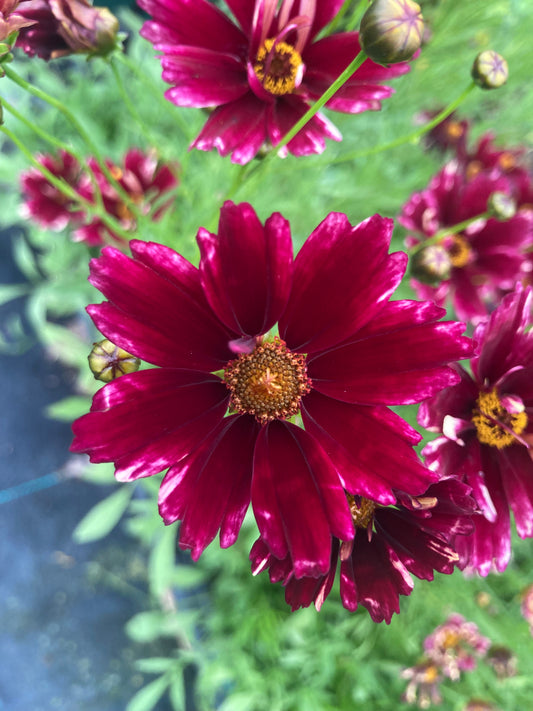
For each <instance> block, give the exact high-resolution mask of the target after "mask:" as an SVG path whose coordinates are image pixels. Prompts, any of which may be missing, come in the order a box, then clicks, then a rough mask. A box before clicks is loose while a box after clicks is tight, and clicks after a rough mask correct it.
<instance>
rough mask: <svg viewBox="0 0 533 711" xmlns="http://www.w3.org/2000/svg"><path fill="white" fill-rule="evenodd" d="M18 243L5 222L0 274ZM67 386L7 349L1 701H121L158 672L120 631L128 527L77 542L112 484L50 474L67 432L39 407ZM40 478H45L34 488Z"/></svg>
mask: <svg viewBox="0 0 533 711" xmlns="http://www.w3.org/2000/svg"><path fill="white" fill-rule="evenodd" d="M10 253H11V247H10V234H9V232H6V231H4V232H1V231H0V283H11V282H13V281H20V280H21V277H20V275H18V274H17V272H16V270H15V267H14V265H13V263H12V262H11V259H10ZM6 308H14V307H13V306H9V307H3V310H1V311H0V325H1V323H2V318H3V317H4V316H5V313H6ZM68 392H69V382H68V374H65V373H64V371H63V370H62V368H61V367H60V366H59V365H58V364H56V363H53V362H50V361H48V360H46V358H45V357H44V355H43V353H42V352H41V350H40V349H39V348H38V347H33V348H32V349H30V350H29V351H27V352H26V353H24V354H22V355H18V356H0V393H1V395H2V397H1V408H2V409H1V415H0V491H4V492H6V490H7V489H10V492H11V493H10V494H6V493H4V497H3V498H4V503H0V571H1V573H0V600H1V603H0V659H1V660H2V661H1V664H0V711H67V710H68V711H124V710H125V708H126V705H127V702H128V700H129V699H130V698H131V697H132V695H133V694H134V693H135V692H136V691H137V689H138V688H139V686H141V685H142V684H144V683H146V682H148V681H150V679H151V678H150V677H148V678H143V677H142V676H141V675H140V674H139V673H138V672H137V671H136V669H135V667H134V664H133V662H134V659H135V658H138V657H144V656H148V655H149V654H151V653H153V652H154V650H152V649H150V650H147V648H145V647H143V646H140V645H134V644H133V643H132V642H130V641H129V640H128V639H127V637H126V636H125V635H124V632H123V626H124V623H125V622H126V621H127V620H128V619H129V618H130V617H131V616H132V615H133V614H135V612H137V611H139V610H140V609H142V603H143V599H144V596H145V592H144V582H143V580H142V575H141V571H142V569H143V565H144V561H143V558H142V556H141V555H140V554H139V552H138V551H137V549H136V547H135V545H134V543H133V541H132V540H130V539H128V538H127V537H126V536H124V535H122V534H121V533H120V532H117V533H115V534H113V535H111V536H110V537H108V538H107V539H106V540H104V541H102V542H100V543H98V544H92V545H88V546H78V545H76V544H74V543H73V542H72V540H71V534H72V531H73V529H74V527H75V525H76V523H77V522H78V521H79V520H80V519H81V517H82V516H83V515H84V514H85V513H86V512H87V511H88V510H89V509H90V508H91V506H92V505H94V504H95V503H96V502H97V501H98V500H99V499H100V498H101V497H102V496H103V495H104V494H107V493H108V491H107V490H105V489H100V488H97V487H94V486H91V485H89V484H85V483H83V482H80V481H76V480H72V479H70V480H63V481H61V482H60V483H58V484H54V481H53V479H54V478H53V477H46V475H49V474H51V473H53V472H55V471H57V470H58V468H60V467H61V466H62V465H63V464H64V463H65V460H66V458H67V456H68V446H69V444H70V440H71V433H70V428H69V427H68V426H67V425H64V424H61V423H58V422H53V421H51V420H47V419H45V418H44V417H43V408H44V407H45V406H46V405H47V404H49V403H51V402H55V401H56V400H58V399H60V398H61V397H64V396H65V395H66V394H68ZM41 477H45V478H41ZM35 481H39V482H40V484H41V485H42V486H43V487H47V488H42V489H41V490H34V491H33V493H29V492H31V491H32V489H33V485H32V484H30V482H35ZM25 482H26V483H28V486H27V487H26V490H24V487H21V486H20V485H21V484H24V483H25ZM50 484H54V485H51V486H50ZM12 487H18V488H17V489H12ZM7 499H11V500H9V501H8V500H7ZM0 500H1V498H0ZM136 571H137V573H138V577H136V575H137V573H136ZM124 580H126V581H127V582H126V584H125V583H124V582H123V581H124ZM158 653H159V654H161V650H158ZM167 709H169V705H167V702H166V701H161V702H160V703H159V704H158V706H157V710H158V711H167Z"/></svg>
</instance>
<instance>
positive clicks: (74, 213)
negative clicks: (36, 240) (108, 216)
mask: <svg viewBox="0 0 533 711" xmlns="http://www.w3.org/2000/svg"><path fill="white" fill-rule="evenodd" d="M37 160H38V161H39V163H40V164H41V165H42V166H44V167H45V168H46V169H47V170H48V171H50V173H52V174H53V175H54V176H55V177H56V178H60V179H61V180H63V181H64V182H65V183H67V185H69V186H70V187H71V188H72V189H73V190H75V191H76V192H79V188H80V186H81V184H82V182H83V170H82V168H81V166H80V164H79V163H78V161H77V160H76V158H74V156H73V155H71V154H70V153H68V152H67V151H64V150H60V151H59V152H58V154H57V156H54V155H39V156H37ZM20 185H21V189H22V194H23V198H24V203H23V205H22V208H21V211H22V215H23V217H25V218H29V219H31V220H34V221H35V222H37V223H38V224H39V225H41V226H42V227H47V228H48V229H52V230H62V229H64V228H65V227H66V226H67V225H68V224H72V223H75V222H77V221H78V222H79V221H80V220H81V219H82V217H83V211H81V210H80V209H79V204H78V203H76V201H75V200H72V199H70V198H68V197H67V196H66V195H65V194H64V193H62V192H61V191H60V190H58V189H57V188H56V187H54V186H53V185H52V184H51V183H49V182H48V180H47V179H46V178H45V177H44V175H43V174H42V173H41V172H40V170H38V169H37V168H30V170H27V171H25V172H24V173H22V174H21V176H20Z"/></svg>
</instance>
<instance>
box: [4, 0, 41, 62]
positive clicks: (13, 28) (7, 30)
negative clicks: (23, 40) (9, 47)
mask: <svg viewBox="0 0 533 711" xmlns="http://www.w3.org/2000/svg"><path fill="white" fill-rule="evenodd" d="M19 4H20V0H0V42H2V43H3V42H6V40H7V41H8V42H9V41H10V39H11V35H13V33H14V32H18V31H19V30H21V29H22V28H23V27H28V26H29V25H33V24H35V22H36V20H29V19H28V18H27V17H24V16H23V15H21V14H20V13H19V12H18V11H17V10H18V6H19ZM26 4H27V3H26V2H23V3H22V7H24V6H25V5H26ZM3 51H4V50H3V49H0V52H1V53H3ZM0 56H2V54H0Z"/></svg>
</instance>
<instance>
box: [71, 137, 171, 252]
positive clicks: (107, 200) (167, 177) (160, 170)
mask: <svg viewBox="0 0 533 711" xmlns="http://www.w3.org/2000/svg"><path fill="white" fill-rule="evenodd" d="M87 165H88V167H89V169H90V170H91V171H92V173H93V175H94V178H95V180H96V184H97V186H98V189H99V192H100V195H101V197H102V202H103V206H104V208H105V211H106V212H107V214H108V215H111V216H112V217H115V218H116V219H117V220H118V221H119V222H120V224H121V226H122V228H123V229H125V230H128V231H131V232H132V233H133V232H134V230H135V229H136V227H137V220H136V218H135V215H134V214H133V212H132V211H131V210H130V209H129V207H128V205H127V203H126V202H125V200H124V198H123V196H122V195H120V193H119V192H118V191H117V189H116V188H115V186H114V185H112V184H111V182H110V181H109V180H108V178H107V176H106V175H105V174H104V172H103V171H102V169H101V167H100V166H99V165H98V162H97V161H96V159H95V158H89V159H88V161H87ZM106 165H107V167H108V168H109V171H110V173H111V175H112V176H113V177H114V178H115V180H116V181H117V183H118V184H119V185H120V187H121V188H122V189H123V191H124V192H125V193H126V195H127V197H129V199H130V200H131V201H132V202H133V203H134V205H135V206H136V207H137V208H138V210H139V212H140V213H141V214H148V213H149V212H150V210H151V209H152V206H154V205H155V203H157V209H156V210H155V211H154V212H153V214H152V219H153V220H158V219H160V218H161V217H162V215H163V214H164V213H165V211H166V210H168V209H169V208H170V207H171V205H172V202H173V198H172V196H169V198H168V200H164V201H161V198H162V197H163V196H164V195H165V193H167V192H170V191H171V190H173V189H174V188H175V187H176V186H177V184H178V179H177V166H176V165H173V164H168V163H167V164H162V163H161V162H160V161H159V160H158V159H157V156H156V155H155V153H154V152H153V151H148V152H147V153H145V152H144V151H142V150H140V149H139V148H131V149H130V150H129V151H128V152H127V153H126V155H125V156H124V162H123V164H122V165H121V166H119V165H116V164H114V163H112V162H111V161H106ZM80 193H81V194H82V196H83V197H84V198H86V199H87V200H89V201H90V202H93V203H94V202H96V196H95V187H94V185H93V182H92V181H91V180H89V179H86V180H85V181H84V184H83V188H82V189H81V190H80ZM74 239H75V240H76V241H78V242H85V243H86V244H89V245H91V246H95V245H96V246H98V245H102V244H105V243H106V242H109V240H110V239H111V240H115V241H117V242H121V241H122V239H121V237H119V236H118V235H116V234H115V233H114V232H112V231H111V230H110V229H109V228H108V227H107V225H106V224H105V223H104V222H103V221H102V220H101V219H100V218H99V217H94V218H93V219H92V220H90V221H89V222H88V223H87V224H85V225H83V226H81V227H79V228H78V229H76V231H75V232H74Z"/></svg>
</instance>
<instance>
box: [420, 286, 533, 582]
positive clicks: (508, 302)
mask: <svg viewBox="0 0 533 711" xmlns="http://www.w3.org/2000/svg"><path fill="white" fill-rule="evenodd" d="M531 299H532V293H531V288H529V287H528V288H527V289H521V288H517V290H516V292H514V293H512V294H509V295H507V296H506V297H505V298H504V299H503V301H502V303H501V305H500V306H499V307H498V308H497V309H496V310H495V311H494V313H493V314H492V315H491V317H490V319H489V320H488V321H487V322H484V323H481V324H480V325H479V326H478V327H477V328H476V330H475V332H474V341H477V344H478V348H479V351H478V353H477V355H476V356H475V357H474V358H473V359H472V360H471V367H472V375H470V374H469V373H468V372H467V371H466V370H465V369H464V368H463V367H461V366H459V365H455V366H454V367H455V369H456V371H457V373H458V375H459V376H460V378H461V380H460V382H459V383H457V384H456V385H454V386H452V387H449V388H445V389H444V390H443V391H442V392H440V393H438V394H437V395H435V396H434V397H432V398H430V399H429V400H427V401H426V402H424V403H422V405H421V407H420V410H419V422H420V424H421V425H422V426H423V427H425V428H427V429H428V430H431V431H434V432H441V433H442V435H443V436H441V437H438V438H437V439H435V440H433V441H432V442H430V443H429V444H428V445H426V447H425V448H424V450H423V452H422V454H423V455H424V456H425V461H426V463H427V464H428V466H429V467H430V468H431V469H434V470H435V471H438V472H440V473H441V474H442V475H444V476H450V475H456V476H460V477H462V478H463V479H464V481H465V482H466V483H467V484H468V485H469V486H470V487H471V488H472V493H473V496H475V498H476V501H477V503H478V506H479V510H480V513H478V514H476V515H475V516H474V517H473V518H474V521H475V525H476V529H475V532H474V534H473V535H472V536H469V537H468V538H462V539H460V541H458V544H457V546H458V552H459V553H460V555H461V563H460V564H461V567H466V566H468V567H470V568H473V569H475V570H477V571H478V572H479V573H480V574H481V575H487V574H488V573H489V572H490V570H491V569H492V568H493V566H494V567H495V568H496V569H497V570H498V571H500V572H501V571H503V570H504V569H505V568H506V566H507V563H508V562H509V558H510V554H511V530H510V520H509V508H510V509H511V510H512V512H513V514H514V518H515V523H516V528H517V531H518V535H519V536H520V537H521V538H527V537H531V536H533V459H532V457H531V446H532V444H533V387H532V385H533V332H532V331H529V332H528V331H527V328H528V325H529V324H530V309H531Z"/></svg>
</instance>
